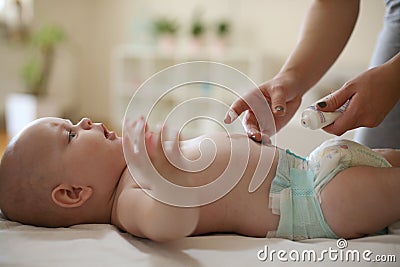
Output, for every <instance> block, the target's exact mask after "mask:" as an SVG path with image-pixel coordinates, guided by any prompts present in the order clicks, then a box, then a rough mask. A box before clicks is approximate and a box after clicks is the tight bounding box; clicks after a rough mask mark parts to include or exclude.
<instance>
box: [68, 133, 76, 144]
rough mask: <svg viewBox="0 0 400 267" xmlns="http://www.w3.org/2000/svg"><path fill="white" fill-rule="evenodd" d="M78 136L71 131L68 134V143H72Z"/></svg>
mask: <svg viewBox="0 0 400 267" xmlns="http://www.w3.org/2000/svg"><path fill="white" fill-rule="evenodd" d="M75 136H76V133H75V132H74V131H73V130H69V132H68V143H69V142H71V139H72V138H74V137H75Z"/></svg>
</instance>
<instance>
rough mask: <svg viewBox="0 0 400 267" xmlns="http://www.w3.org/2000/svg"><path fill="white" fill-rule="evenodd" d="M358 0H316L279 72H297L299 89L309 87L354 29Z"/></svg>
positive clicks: (334, 58) (327, 67) (328, 65)
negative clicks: (296, 42)
mask: <svg viewBox="0 0 400 267" xmlns="http://www.w3.org/2000/svg"><path fill="white" fill-rule="evenodd" d="M359 2H360V1H359V0H335V1H332V0H315V1H314V2H313V4H312V5H311V7H310V9H309V11H308V14H307V16H306V19H305V21H304V23H303V27H302V31H301V33H300V37H299V40H298V44H297V45H296V48H295V49H294V51H293V52H292V54H291V55H290V56H289V58H288V59H287V61H286V62H285V64H284V65H283V67H282V69H281V71H280V73H295V76H296V77H298V79H297V81H298V82H299V83H298V86H299V89H298V90H300V91H301V92H302V93H304V92H305V91H307V90H308V89H309V88H310V87H311V86H313V85H314V84H315V83H316V82H318V80H319V79H320V78H321V77H322V76H323V75H324V74H325V73H326V72H327V70H328V69H329V68H330V67H331V66H332V65H333V63H334V62H335V61H336V59H337V58H338V57H339V55H340V53H341V52H342V50H343V49H344V47H345V46H346V44H347V41H348V40H349V38H350V36H351V33H352V32H353V29H354V26H355V23H356V21H357V17H358V12H359V4H360V3H359Z"/></svg>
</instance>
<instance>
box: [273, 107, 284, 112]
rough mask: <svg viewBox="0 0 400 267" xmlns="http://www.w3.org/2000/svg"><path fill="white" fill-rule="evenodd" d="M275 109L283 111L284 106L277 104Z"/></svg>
mask: <svg viewBox="0 0 400 267" xmlns="http://www.w3.org/2000/svg"><path fill="white" fill-rule="evenodd" d="M275 110H276V111H283V110H284V108H283V107H282V106H276V107H275Z"/></svg>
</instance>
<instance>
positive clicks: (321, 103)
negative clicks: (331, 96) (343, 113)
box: [317, 101, 327, 108]
mask: <svg viewBox="0 0 400 267" xmlns="http://www.w3.org/2000/svg"><path fill="white" fill-rule="evenodd" d="M317 105H318V107H320V108H325V107H326V106H327V104H326V102H325V101H322V102H318V103H317Z"/></svg>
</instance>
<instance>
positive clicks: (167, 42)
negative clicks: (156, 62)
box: [154, 17, 179, 52]
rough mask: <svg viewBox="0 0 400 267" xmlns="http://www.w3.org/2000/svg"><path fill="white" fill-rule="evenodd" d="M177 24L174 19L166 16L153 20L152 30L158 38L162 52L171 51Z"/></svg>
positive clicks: (177, 27)
mask: <svg viewBox="0 0 400 267" xmlns="http://www.w3.org/2000/svg"><path fill="white" fill-rule="evenodd" d="M178 29H179V25H178V23H177V22H176V20H175V19H170V18H166V17H162V18H158V19H156V20H155V21H154V32H155V34H156V36H157V38H158V45H159V47H160V49H161V51H163V52H171V51H172V49H173V47H174V46H175V36H176V33H177V31H178Z"/></svg>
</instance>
